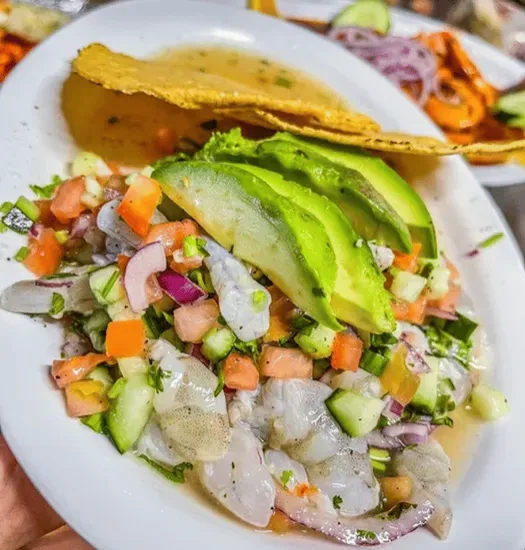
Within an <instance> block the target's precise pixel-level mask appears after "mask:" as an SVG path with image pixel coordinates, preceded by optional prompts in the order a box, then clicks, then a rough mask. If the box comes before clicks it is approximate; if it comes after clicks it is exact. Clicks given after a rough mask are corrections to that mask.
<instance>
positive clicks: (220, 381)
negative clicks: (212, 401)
mask: <svg viewBox="0 0 525 550" xmlns="http://www.w3.org/2000/svg"><path fill="white" fill-rule="evenodd" d="M223 389H224V365H223V363H222V361H221V362H220V363H219V364H218V365H217V387H216V388H215V391H214V392H213V395H214V396H215V397H218V396H219V394H220V393H221V391H222V390H223Z"/></svg>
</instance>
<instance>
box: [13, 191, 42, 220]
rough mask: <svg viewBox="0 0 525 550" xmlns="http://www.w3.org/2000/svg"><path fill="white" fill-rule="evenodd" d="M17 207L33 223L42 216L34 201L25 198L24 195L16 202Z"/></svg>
mask: <svg viewBox="0 0 525 550" xmlns="http://www.w3.org/2000/svg"><path fill="white" fill-rule="evenodd" d="M15 206H16V208H18V209H19V210H20V211H21V212H23V213H24V214H25V215H26V216H27V217H28V218H29V219H30V220H31V221H33V222H36V220H38V217H39V216H40V210H39V209H38V206H37V205H36V204H35V203H34V202H33V201H30V200H29V199H28V198H26V197H24V195H20V197H18V200H17V201H16V202H15Z"/></svg>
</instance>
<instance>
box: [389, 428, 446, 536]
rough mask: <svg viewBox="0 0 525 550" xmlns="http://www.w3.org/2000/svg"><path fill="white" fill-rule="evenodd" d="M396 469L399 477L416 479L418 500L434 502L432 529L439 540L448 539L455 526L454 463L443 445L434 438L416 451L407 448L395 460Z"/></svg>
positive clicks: (414, 481) (413, 480) (415, 485)
mask: <svg viewBox="0 0 525 550" xmlns="http://www.w3.org/2000/svg"><path fill="white" fill-rule="evenodd" d="M393 467H394V469H395V470H396V471H397V473H398V474H399V475H406V476H409V477H410V478H411V479H412V482H413V486H414V489H415V493H416V494H415V495H414V496H415V497H416V498H417V495H420V497H421V498H426V499H428V500H429V501H430V502H431V503H432V505H433V506H434V508H435V512H434V514H433V516H432V518H431V519H430V521H429V522H428V527H429V528H430V529H431V530H432V531H433V532H434V533H435V534H436V535H437V536H438V537H439V538H441V539H445V538H447V536H448V533H449V531H450V527H451V525H452V509H451V507H450V495H449V483H450V460H449V458H448V456H447V454H446V453H445V451H444V450H443V449H442V447H441V445H440V444H439V443H438V442H437V441H435V440H433V439H430V440H429V441H428V442H427V443H425V444H423V445H418V446H417V447H415V448H414V449H404V450H403V451H402V452H400V453H397V454H396V456H395V457H394V460H393Z"/></svg>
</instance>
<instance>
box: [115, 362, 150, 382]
mask: <svg viewBox="0 0 525 550" xmlns="http://www.w3.org/2000/svg"><path fill="white" fill-rule="evenodd" d="M117 362H118V368H119V369H120V372H121V373H122V376H123V377H124V378H126V379H128V378H130V377H131V376H134V375H136V374H146V373H147V372H148V371H149V365H148V363H147V362H146V361H145V360H144V359H143V358H142V357H121V358H120V359H118V360H117Z"/></svg>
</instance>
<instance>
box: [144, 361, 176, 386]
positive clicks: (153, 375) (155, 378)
mask: <svg viewBox="0 0 525 550" xmlns="http://www.w3.org/2000/svg"><path fill="white" fill-rule="evenodd" d="M170 375H171V371H165V370H162V369H161V368H160V366H159V364H158V363H154V364H153V365H152V366H151V367H150V369H149V371H148V384H149V385H150V386H151V387H152V388H153V389H154V390H155V391H156V392H157V393H160V392H161V391H163V390H164V382H163V380H164V378H169V376H170Z"/></svg>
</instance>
